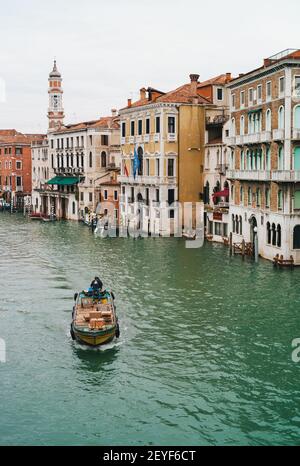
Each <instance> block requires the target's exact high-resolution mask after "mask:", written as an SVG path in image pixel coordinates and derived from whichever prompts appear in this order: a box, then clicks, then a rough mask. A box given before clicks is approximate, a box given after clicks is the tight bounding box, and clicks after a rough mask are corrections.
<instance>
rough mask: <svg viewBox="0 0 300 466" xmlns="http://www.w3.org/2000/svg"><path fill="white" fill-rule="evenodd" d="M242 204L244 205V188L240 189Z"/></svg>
mask: <svg viewBox="0 0 300 466" xmlns="http://www.w3.org/2000/svg"><path fill="white" fill-rule="evenodd" d="M240 204H242V205H243V204H244V188H243V186H241V187H240Z"/></svg>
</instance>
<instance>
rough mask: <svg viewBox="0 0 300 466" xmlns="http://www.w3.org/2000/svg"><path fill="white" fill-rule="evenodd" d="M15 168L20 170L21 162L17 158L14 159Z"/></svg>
mask: <svg viewBox="0 0 300 466" xmlns="http://www.w3.org/2000/svg"><path fill="white" fill-rule="evenodd" d="M16 169H17V170H22V162H20V161H19V160H17V161H16Z"/></svg>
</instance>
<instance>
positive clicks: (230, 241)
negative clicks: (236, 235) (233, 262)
mask: <svg viewBox="0 0 300 466" xmlns="http://www.w3.org/2000/svg"><path fill="white" fill-rule="evenodd" d="M229 251H230V255H231V256H232V232H231V233H230V235H229Z"/></svg>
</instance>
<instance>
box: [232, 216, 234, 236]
mask: <svg viewBox="0 0 300 466" xmlns="http://www.w3.org/2000/svg"><path fill="white" fill-rule="evenodd" d="M232 232H233V233H235V217H234V215H233V214H232Z"/></svg>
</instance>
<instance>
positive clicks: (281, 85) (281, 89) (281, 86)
mask: <svg viewBox="0 0 300 466" xmlns="http://www.w3.org/2000/svg"><path fill="white" fill-rule="evenodd" d="M284 91H285V79H284V76H282V77H281V78H279V94H284Z"/></svg>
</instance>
